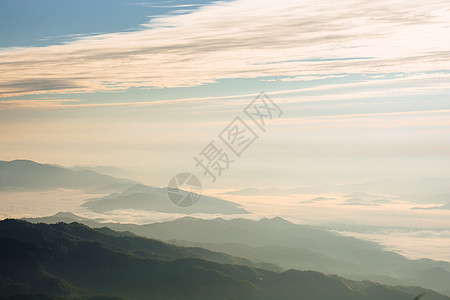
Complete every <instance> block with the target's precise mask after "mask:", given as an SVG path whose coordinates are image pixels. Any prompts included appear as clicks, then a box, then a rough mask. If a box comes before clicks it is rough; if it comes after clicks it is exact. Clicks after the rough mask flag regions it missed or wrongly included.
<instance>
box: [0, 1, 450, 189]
mask: <svg viewBox="0 0 450 300" xmlns="http://www.w3.org/2000/svg"><path fill="white" fill-rule="evenodd" d="M449 10H450V4H449V3H448V1H438V0H432V1H427V2H423V1H376V2H374V1H356V0H345V1H339V3H329V2H323V1H314V0H312V1H311V0H308V1H291V0H282V1H278V0H277V1H272V0H263V1H255V0H236V1H191V0H189V1H153V2H136V1H117V0H107V1H106V0H98V1H67V0H61V1H50V0H42V1H33V0H20V1H15V0H2V1H1V2H0V30H1V32H0V36H1V37H2V38H1V39H0V46H1V48H0V66H1V69H2V72H1V75H0V97H1V98H0V116H1V118H0V125H1V128H2V130H1V132H0V135H1V141H2V142H1V144H2V147H1V148H0V157H1V159H3V160H12V159H16V158H25V159H31V160H35V161H38V162H43V163H56V164H61V165H65V166H75V165H89V166H92V165H105V166H109V165H112V166H117V167H120V168H123V169H124V170H128V171H129V173H127V174H129V175H130V176H134V178H136V179H139V180H140V181H143V182H145V183H147V184H154V185H159V186H161V185H165V184H166V182H168V180H169V178H170V177H171V176H172V175H174V174H176V173H178V172H183V171H188V172H192V173H196V174H199V176H202V178H201V180H202V181H204V182H205V186H208V187H210V188H234V187H242V186H256V187H261V186H267V185H271V186H297V185H305V184H306V185H309V184H312V183H318V182H319V183H320V182H322V181H324V182H330V181H333V182H337V183H346V182H351V181H354V180H359V181H361V180H363V179H364V180H378V179H382V178H385V177H389V178H403V177H405V176H409V177H421V176H425V177H447V176H448V175H449V171H448V170H449V169H450V168H449V166H450V165H449V153H450V151H449V150H450V131H449V129H450V127H449V123H450V121H449V120H450V118H449V116H450V101H449V95H450V91H449V90H450V85H449V83H450V59H449V57H450V28H449V26H450V11H449ZM260 92H265V93H266V94H267V95H268V96H269V97H270V98H271V99H272V101H273V102H274V103H276V104H277V105H278V106H279V108H280V110H282V112H283V114H282V115H281V116H280V117H278V116H277V117H275V116H273V119H270V120H267V121H268V122H267V124H266V125H267V128H266V129H267V130H264V131H262V130H260V131H258V130H259V129H260V128H256V129H255V128H253V129H254V130H255V131H256V132H255V134H257V135H258V139H257V140H256V141H255V142H254V143H252V145H251V146H250V147H248V148H246V150H245V153H243V154H242V155H241V156H240V157H235V158H237V159H234V161H233V162H232V163H231V165H229V168H228V169H227V170H226V171H224V172H222V173H221V174H220V178H219V180H216V181H215V182H212V180H210V179H212V178H209V177H210V176H208V175H204V171H203V169H202V168H201V167H199V166H196V162H195V161H194V159H193V157H195V156H197V155H198V154H199V153H201V152H202V151H203V150H204V149H205V147H206V146H207V145H208V144H209V143H210V142H211V141H213V142H214V140H218V138H219V134H220V133H221V132H222V131H223V130H224V129H225V128H227V126H228V124H230V122H232V121H233V120H234V119H235V118H236V117H238V116H241V115H242V113H243V110H244V108H245V107H246V106H247V105H248V104H249V103H251V101H252V100H253V99H254V98H255V97H256V96H257V95H258V94H259V93H260ZM244 117H245V114H244ZM241 118H242V117H241ZM244 121H245V119H244ZM247 121H250V123H251V124H252V125H255V124H254V123H252V121H251V120H247ZM269 121H270V122H269ZM221 147H222V148H223V147H225V148H224V149H222V150H223V151H224V152H226V151H228V152H229V151H230V149H229V148H226V147H227V146H226V145H225V146H224V145H223V144H222V145H221ZM229 154H230V158H229V159H230V160H233V157H232V154H233V152H231V153H229ZM217 175H219V174H217ZM218 177H219V176H218Z"/></svg>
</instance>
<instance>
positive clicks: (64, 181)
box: [0, 160, 248, 215]
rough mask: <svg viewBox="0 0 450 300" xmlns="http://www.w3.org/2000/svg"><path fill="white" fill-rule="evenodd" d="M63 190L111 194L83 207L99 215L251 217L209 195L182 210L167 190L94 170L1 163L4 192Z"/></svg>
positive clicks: (35, 164)
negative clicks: (135, 212)
mask: <svg viewBox="0 0 450 300" xmlns="http://www.w3.org/2000/svg"><path fill="white" fill-rule="evenodd" d="M60 188H66V189H78V190H84V191H86V192H90V193H103V194H104V193H111V194H109V195H107V196H105V197H101V198H95V199H90V200H89V201H88V202H86V203H85V204H84V205H83V206H85V207H87V208H88V209H90V210H92V211H94V212H99V213H105V212H110V211H112V210H120V209H134V210H144V211H155V212H165V213H183V214H192V213H205V214H223V215H229V214H246V213H248V211H246V210H245V209H244V208H243V207H242V206H241V205H240V204H237V203H234V202H230V201H226V200H223V199H219V198H215V197H210V196H207V195H202V197H201V198H200V200H199V201H198V202H197V203H196V205H193V206H190V207H183V208H182V207H178V206H176V205H174V204H173V203H172V202H171V201H170V200H169V198H168V197H167V191H166V189H165V188H158V187H151V186H146V185H143V184H140V183H138V182H136V181H132V180H128V179H122V178H115V177H112V176H108V175H103V174H100V173H97V172H95V171H91V170H84V169H76V170H73V169H67V168H64V167H61V166H57V165H48V164H39V163H36V162H33V161H30V160H13V161H9V162H7V161H0V191H46V190H52V189H60Z"/></svg>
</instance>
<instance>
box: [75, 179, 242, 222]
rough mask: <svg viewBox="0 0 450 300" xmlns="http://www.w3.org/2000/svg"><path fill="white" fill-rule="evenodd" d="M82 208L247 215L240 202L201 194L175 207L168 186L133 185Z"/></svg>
mask: <svg viewBox="0 0 450 300" xmlns="http://www.w3.org/2000/svg"><path fill="white" fill-rule="evenodd" d="M83 206H84V207H87V208H88V209H90V210H92V211H94V212H98V213H105V212H109V211H112V210H116V209H135V210H145V211H157V212H165V213H185V214H193V213H204V214H222V215H230V214H246V213H248V211H246V210H245V209H244V208H242V207H241V205H240V204H237V203H234V202H231V201H226V200H223V199H219V198H215V197H210V196H206V195H202V196H201V197H200V199H199V200H198V202H197V203H196V204H195V205H192V206H189V207H179V206H175V205H174V204H173V203H172V202H171V201H170V200H169V198H168V197H167V189H165V188H157V187H150V186H145V185H142V184H136V185H134V186H132V187H130V188H128V189H126V190H124V191H123V192H121V193H113V194H110V195H107V196H105V197H102V198H95V199H90V201H88V202H86V203H84V204H83Z"/></svg>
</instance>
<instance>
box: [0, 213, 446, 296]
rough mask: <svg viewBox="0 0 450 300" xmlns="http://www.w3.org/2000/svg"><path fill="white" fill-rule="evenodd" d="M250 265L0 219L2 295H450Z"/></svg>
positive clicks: (113, 235)
mask: <svg viewBox="0 0 450 300" xmlns="http://www.w3.org/2000/svg"><path fill="white" fill-rule="evenodd" d="M243 264H247V265H243ZM250 264H251V262H248V261H246V260H243V259H239V258H236V257H232V256H229V255H225V254H221V253H217V252H212V251H208V250H205V249H202V248H188V247H179V246H174V245H170V244H166V243H163V242H160V241H157V240H152V239H147V238H142V237H138V236H136V235H134V234H132V233H129V232H116V231H113V230H110V229H107V228H97V229H91V228H89V227H87V226H85V225H82V224H79V223H71V224H66V223H58V224H32V223H28V222H26V221H19V220H13V219H7V220H4V221H1V222H0V265H1V268H0V299H80V300H81V299H89V300H102V299H103V300H107V299H219V300H220V299H277V300H284V299H305V300H306V299H314V300H322V299H324V300H325V299H335V300H340V299H342V300H344V299H345V300H353V299H354V300H357V299H358V300H375V299H377V300H391V299H392V300H403V299H404V300H412V299H414V298H415V297H416V296H417V295H419V294H421V293H424V294H425V295H424V296H423V297H422V299H425V300H450V298H449V297H447V296H443V295H440V294H438V293H436V292H433V291H431V290H425V289H422V288H419V287H390V286H385V285H380V284H377V283H373V282H369V281H362V282H357V281H351V280H347V279H344V278H342V277H338V276H326V275H323V274H322V273H319V272H313V271H297V270H289V271H286V272H282V273H278V272H274V271H268V270H264V269H261V268H257V267H252V266H249V265H250ZM98 295H104V296H98Z"/></svg>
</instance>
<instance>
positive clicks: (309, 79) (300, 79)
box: [280, 75, 347, 81]
mask: <svg viewBox="0 0 450 300" xmlns="http://www.w3.org/2000/svg"><path fill="white" fill-rule="evenodd" d="M346 76H347V75H319V76H308V75H302V76H296V77H290V78H282V79H280V80H281V81H312V80H321V79H329V78H342V77H346Z"/></svg>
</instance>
